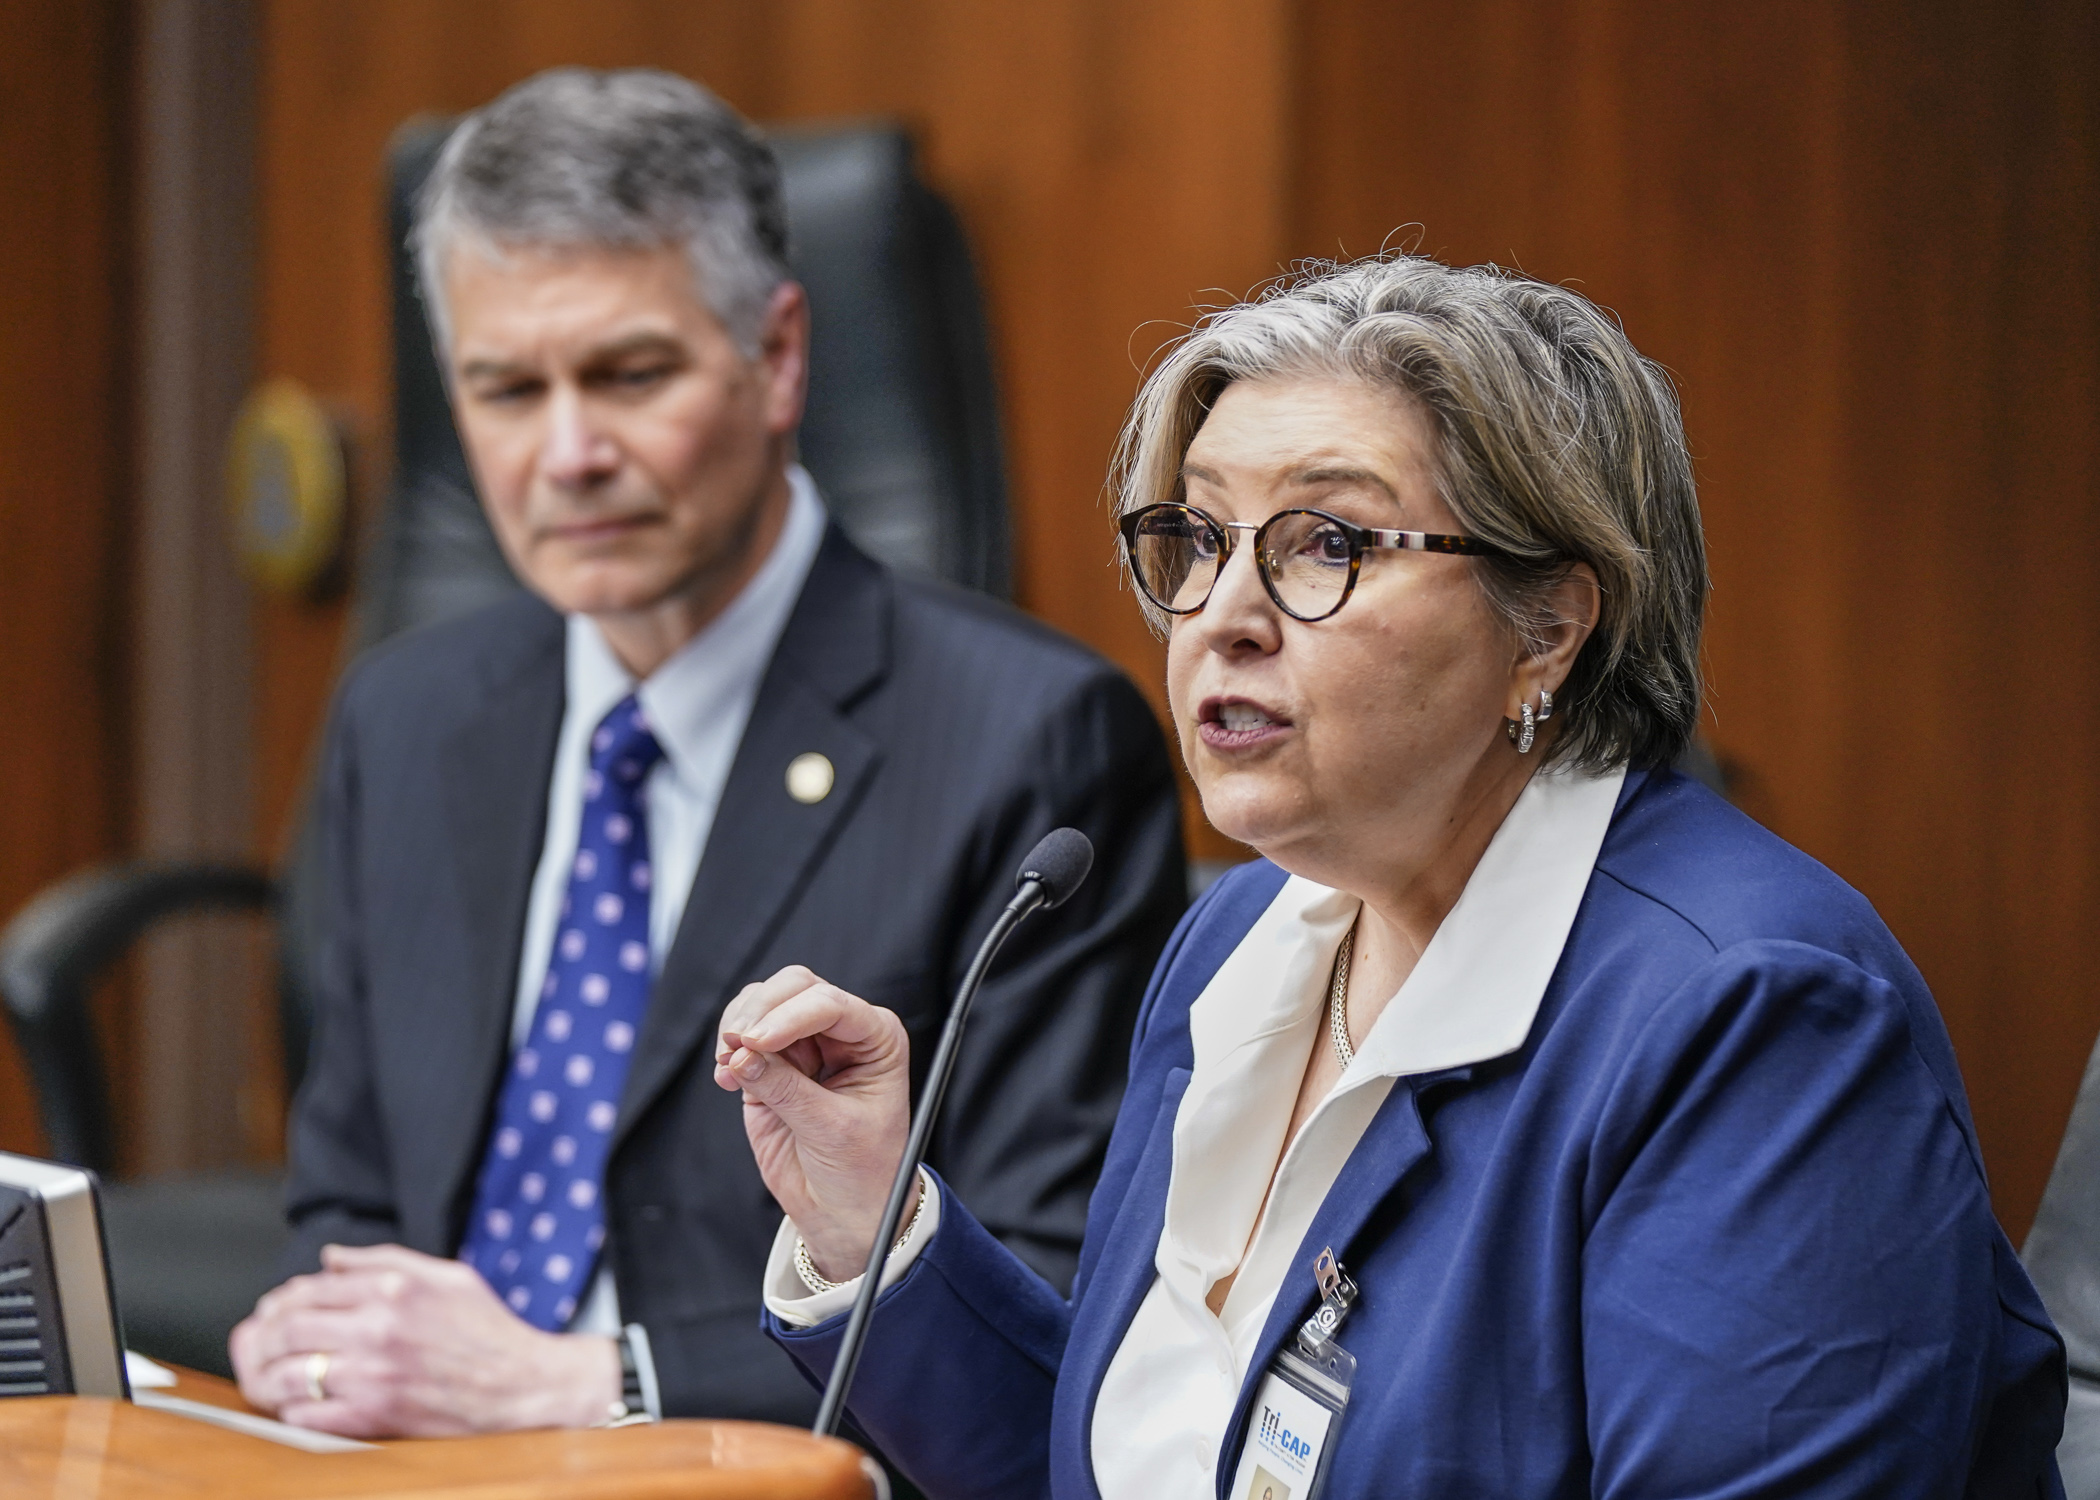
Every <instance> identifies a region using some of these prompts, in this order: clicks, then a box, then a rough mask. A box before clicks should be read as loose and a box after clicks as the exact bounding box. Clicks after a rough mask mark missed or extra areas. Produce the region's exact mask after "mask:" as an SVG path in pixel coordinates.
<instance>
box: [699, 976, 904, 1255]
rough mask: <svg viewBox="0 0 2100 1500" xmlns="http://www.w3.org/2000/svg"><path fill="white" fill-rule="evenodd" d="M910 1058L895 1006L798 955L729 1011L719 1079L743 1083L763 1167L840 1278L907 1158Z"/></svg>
mask: <svg viewBox="0 0 2100 1500" xmlns="http://www.w3.org/2000/svg"><path fill="white" fill-rule="evenodd" d="M910 1062H911V1043H910V1041H909V1039H908V1038H907V1037H906V1036H905V1034H904V1023H903V1022H902V1021H899V1020H898V1019H897V1017H896V1015H895V1014H894V1013H892V1012H890V1011H886V1010H884V1009H882V1008H881V1007H880V1006H875V1005H870V1004H868V1002H867V1001H865V1000H863V999H861V998H860V997H859V996H857V995H849V994H847V993H846V992H845V991H844V990H842V989H839V988H838V987H837V986H835V985H829V984H826V983H825V982H824V981H823V980H821V979H819V978H817V976H816V975H814V974H812V973H810V971H809V970H807V969H805V968H802V967H800V966H799V965H798V966H791V967H789V968H785V969H782V970H781V971H780V972H779V973H778V974H775V975H774V976H773V977H772V978H771V979H768V980H766V981H764V982H763V983H761V984H751V985H746V986H745V987H744V989H743V992H742V993H741V994H739V995H738V996H737V997H736V999H734V1000H732V1001H730V1003H729V1008H728V1009H727V1010H726V1011H724V1012H723V1013H722V1027H721V1031H720V1033H719V1035H718V1036H717V1038H716V1041H715V1082H716V1083H718V1084H720V1085H721V1086H722V1087H723V1088H725V1089H731V1090H741V1091H742V1093H743V1096H744V1131H745V1133H746V1134H747V1135H749V1136H750V1138H751V1150H752V1152H753V1154H755V1155H756V1156H757V1158H758V1170H759V1173H760V1175H762V1176H763V1177H764V1178H765V1180H766V1186H767V1188H769V1189H770V1190H771V1191H772V1194H773V1196H774V1198H776V1199H777V1200H779V1203H780V1206H781V1207H782V1208H784V1209H786V1210H787V1215H788V1217H789V1218H790V1219H792V1220H794V1222H795V1228H796V1229H797V1230H799V1231H800V1232H801V1235H802V1240H803V1243H804V1244H806V1245H807V1246H808V1247H809V1254H810V1259H811V1260H812V1261H814V1262H815V1263H816V1267H817V1270H818V1271H819V1272H821V1273H822V1274H823V1275H825V1276H827V1277H829V1278H830V1279H832V1280H834V1281H844V1280H847V1279H848V1278H849V1277H854V1276H858V1275H859V1274H860V1273H861V1272H862V1271H863V1270H864V1269H866V1267H867V1261H868V1251H869V1250H870V1249H871V1248H872V1247H873V1245H874V1243H875V1231H876V1229H877V1228H878V1227H879V1226H880V1224H881V1220H882V1209H883V1204H884V1202H885V1200H887V1198H888V1197H889V1191H890V1182H891V1179H893V1178H894V1177H895V1176H896V1175H897V1164H898V1163H899V1162H900V1161H902V1160H903V1159H904V1140H905V1136H906V1134H907V1132H908V1131H909V1128H910V1123H911V1079H910ZM910 1216H911V1205H910V1204H906V1205H905V1217H906V1218H907V1219H909V1218H910Z"/></svg>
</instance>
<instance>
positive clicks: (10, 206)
mask: <svg viewBox="0 0 2100 1500" xmlns="http://www.w3.org/2000/svg"><path fill="white" fill-rule="evenodd" d="M124 14H125V10H124V7H123V6H122V5H121V4H118V3H115V0H108V3H104V0H77V3H68V4H65V5H51V4H38V3H35V0H7V3H0V203H5V204H6V205H7V208H6V212H5V213H4V214H0V289H4V294H0V351H4V355H5V357H4V358H0V455H4V459H0V536H5V537H6V538H7V545H6V554H5V556H6V564H7V565H6V574H5V581H4V582H0V917H4V916H7V915H12V914H13V912H14V911H15V910H16V909H17V908H18V907H19V906H20V905H21V904H22V903H23V902H24V901H26V900H28V899H29V898H30V897H31V896H32V895H34V894H35V893H36V892H37V891H38V890H39V889H41V888H42V887H43V886H45V885H47V884H49V883H50V882H51V881H53V880H56V879H58V878H59V877H61V876H63V875H66V874H68V873H70V872H71V871H73V870H75V869H77V868H78V867H80V866H82V865H85V864H89V863H92V862H94V861H95V860H97V859H100V858H102V857H104V856H107V855H109V854H111V853H113V852H115V851H116V850H117V849H118V848H119V847H120V846H121V842H122V840H123V837H124V834H125V830H126V824H127V821H128V819H127V811H128V810H127V785H128V782H127V765H126V759H127V757H126V725H127V721H126V717H125V712H124V703H125V697H124V694H125V688H126V671H125V658H126V652H127V649H128V645H129V639H128V631H127V623H126V588H125V581H126V577H127V571H128V568H127V559H126V551H125V543H124V530H123V516H124V487H125V484H126V481H127V478H128V475H127V472H126V458H125V454H126V447H127V444H126V441H125V433H126V431H127V418H128V413H127V409H126V400H125V392H126V389H127V381H126V373H125V358H126V350H125V337H124V331H125V312H126V304H127V293H126V287H125V279H126V277H125V268H126V266H127V265H128V246H127V243H126V212H125V203H126V198H125V194H126V190H127V184H126V180H125V171H124V127H125V100H126V98H127V89H128V81H129V75H128V52H127V45H126V43H127V35H126V28H125V26H124ZM40 1143H41V1137H40V1133H39V1132H38V1130H37V1128H36V1123H35V1119H34V1112H33V1108H32V1104H31V1097H30V1094H29V1091H28V1086H27V1083H26V1080H25V1079H24V1078H23V1076H22V1074H21V1072H20V1069H19V1066H18V1063H17V1059H16V1055H15V1052H14V1048H13V1045H12V1040H11V1038H9V1037H8V1036H7V1035H6V1034H5V1032H4V1029H0V1148H5V1149H8V1150H18V1151H19V1150H32V1151H33V1150H35V1149H36V1148H37V1147H38V1146H39V1145H40Z"/></svg>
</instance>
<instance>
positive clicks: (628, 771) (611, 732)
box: [591, 693, 664, 787]
mask: <svg viewBox="0 0 2100 1500" xmlns="http://www.w3.org/2000/svg"><path fill="white" fill-rule="evenodd" d="M663 756H664V747H663V746H662V745H660V744H658V743H657V741H656V734H655V732H654V731H653V730H651V729H650V728H649V717H648V715H647V714H645V713H643V712H642V704H641V700H640V699H639V698H637V697H636V696H635V695H634V694H633V693H629V694H628V695H627V696H626V697H624V698H622V699H621V700H620V701H619V702H618V703H615V704H614V705H613V706H612V711H611V712H610V713H608V714H607V715H606V716H605V717H604V718H602V719H600V720H599V721H598V727H597V729H596V730H594V731H593V732H592V734H591V769H592V770H593V771H596V772H597V773H598V774H599V775H600V776H603V777H604V778H605V779H606V780H608V781H611V782H613V783H615V784H616V785H619V786H626V787H631V786H633V785H635V784H636V783H637V782H639V781H640V780H641V779H642V778H643V777H644V776H647V775H648V774H649V771H650V769H651V768H652V767H653V766H655V764H656V763H657V762H658V761H660V760H662V759H663Z"/></svg>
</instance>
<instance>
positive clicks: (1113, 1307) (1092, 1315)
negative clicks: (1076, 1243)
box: [1052, 1068, 1190, 1493]
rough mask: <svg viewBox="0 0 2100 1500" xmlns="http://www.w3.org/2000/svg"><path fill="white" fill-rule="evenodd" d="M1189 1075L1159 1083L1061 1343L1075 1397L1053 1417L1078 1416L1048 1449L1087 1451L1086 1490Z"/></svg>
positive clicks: (1162, 1215)
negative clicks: (1109, 1379) (1099, 1410)
mask: <svg viewBox="0 0 2100 1500" xmlns="http://www.w3.org/2000/svg"><path fill="white" fill-rule="evenodd" d="M1189 1077H1190V1074H1189V1070H1188V1069H1187V1068H1175V1069H1173V1070H1172V1071H1170V1072H1169V1073H1168V1074H1167V1076H1166V1079H1165V1081H1164V1082H1163V1083H1162V1085H1161V1086H1160V1093H1159V1108H1158V1112H1157V1113H1156V1114H1154V1115H1153V1117H1152V1133H1151V1134H1150V1135H1149V1136H1147V1137H1146V1139H1145V1149H1144V1151H1143V1152H1142V1153H1140V1155H1139V1157H1138V1165H1137V1170H1136V1171H1135V1172H1133V1173H1132V1174H1131V1177H1130V1183H1129V1186H1128V1188H1127V1189H1126V1190H1125V1192H1124V1195H1123V1202H1122V1204H1121V1205H1120V1207H1119V1208H1118V1209H1117V1211H1116V1216H1115V1218H1114V1219H1112V1220H1110V1221H1109V1226H1108V1235H1107V1241H1106V1243H1105V1244H1104V1245H1103V1246H1102V1249H1101V1258H1100V1259H1099V1260H1098V1261H1097V1262H1096V1263H1095V1264H1096V1266H1097V1267H1098V1269H1097V1270H1096V1272H1095V1277H1094V1280H1093V1281H1091V1282H1089V1283H1088V1285H1087V1287H1086V1294H1085V1296H1084V1298H1083V1299H1082V1300H1081V1302H1080V1304H1079V1308H1078V1311H1077V1315H1076V1318H1075V1321H1074V1323H1073V1327H1072V1333H1071V1336H1070V1338H1069V1339H1068V1340H1067V1342H1066V1344H1065V1359H1064V1368H1063V1369H1062V1370H1060V1371H1059V1372H1058V1389H1059V1390H1061V1391H1071V1392H1075V1393H1077V1394H1078V1399H1077V1400H1076V1402H1074V1403H1073V1406H1074V1407H1076V1410H1071V1411H1070V1412H1069V1414H1067V1413H1066V1411H1065V1410H1064V1407H1065V1403H1063V1402H1059V1403H1058V1404H1059V1408H1060V1410H1059V1412H1058V1413H1057V1415H1056V1416H1055V1417H1053V1422H1055V1423H1056V1424H1057V1425H1062V1423H1063V1421H1066V1420H1069V1421H1071V1422H1075V1423H1076V1424H1077V1431H1071V1430H1069V1429H1068V1430H1067V1431H1065V1432H1064V1433H1062V1434H1060V1435H1059V1439H1058V1440H1057V1441H1055V1442H1053V1444H1052V1451H1053V1452H1065V1453H1079V1454H1082V1455H1085V1462H1084V1463H1083V1464H1082V1465H1081V1471H1082V1473H1083V1474H1084V1476H1085V1479H1086V1483H1087V1486H1088V1489H1089V1490H1090V1491H1091V1490H1093V1489H1094V1477H1093V1476H1094V1463H1093V1444H1092V1441H1091V1439H1092V1434H1093V1430H1094V1404H1095V1401H1096V1400H1097V1399H1098V1398H1099V1396H1100V1394H1101V1382H1102V1379H1103V1378H1104V1377H1105V1376H1106V1375H1107V1374H1108V1365H1109V1361H1110V1360H1112V1359H1113V1358H1114V1357H1115V1353H1116V1350H1117V1349H1118V1348H1119V1347H1120V1346H1121V1345H1122V1342H1123V1335H1124V1334H1125V1333H1126V1332H1127V1331H1128V1330H1129V1328H1130V1320H1131V1319H1133V1318H1135V1317H1136V1316H1137V1310H1138V1308H1139V1306H1140V1305H1141V1304H1142V1303H1143V1302H1144V1300H1145V1294H1146V1293H1147V1292H1148V1291H1150V1290H1151V1289H1152V1282H1153V1280H1154V1278H1155V1277H1156V1276H1157V1274H1158V1272H1157V1270H1156V1269H1155V1262H1156V1260H1157V1258H1158V1250H1159V1235H1160V1231H1161V1230H1162V1229H1163V1228H1164V1227H1165V1226H1166V1220H1167V1183H1168V1180H1169V1179H1170V1178H1171V1177H1172V1176H1173V1174H1174V1121H1175V1119H1176V1117H1177V1116H1179V1115H1180V1113H1181V1096H1182V1095H1183V1094H1185V1093H1187V1092H1188V1086H1189ZM1097 1493H1098V1492H1097Z"/></svg>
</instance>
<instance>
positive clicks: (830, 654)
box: [613, 526, 889, 1150]
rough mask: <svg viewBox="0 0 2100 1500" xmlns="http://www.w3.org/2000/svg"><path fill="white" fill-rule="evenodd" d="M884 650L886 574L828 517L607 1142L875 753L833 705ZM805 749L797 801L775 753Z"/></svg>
mask: <svg viewBox="0 0 2100 1500" xmlns="http://www.w3.org/2000/svg"><path fill="white" fill-rule="evenodd" d="M888 661H889V585H888V583H887V581H886V579H885V578H884V577H883V574H882V572H881V570H880V568H878V567H877V566H876V564H874V563H873V562H871V561H869V560H868V559H867V558H866V557H865V556H863V555H862V554H861V553H859V552H858V551H856V550H855V549H854V548H853V546H852V544H851V543H850V542H848V541H846V539H845V536H844V534H843V533H842V532H840V531H839V530H838V529H837V527H835V526H834V527H832V528H831V530H830V531H829V532H828V533H827V534H826V536H825V540H824V546H823V548H822V550H821V551H819V552H818V554H817V560H816V562H815V564H814V565H812V567H811V569H810V575H809V579H808V581H807V582H806V583H805V584H804V585H803V588H802V596H801V598H800V599H799V600H798V601H797V603H796V605H795V611H794V613H793V614H792V615H791V616H790V617H789V619H788V624H787V629H786V630H785V631H784V632H783V633H782V636H781V641H780V646H779V648H778V649H777V650H776V651H775V652H774V654H773V661H772V663H771V665H770V666H769V667H768V668H767V670H766V675H765V679H764V681H763V682H762V683H761V684H760V687H759V692H758V700H757V702H756V703H755V704H754V705H753V706H752V710H751V722H750V723H749V724H748V725H747V726H746V727H745V729H744V737H743V740H742V742H741V743H740V744H739V745H738V746H737V753H736V760H735V762H734V763H733V764H732V765H731V767H730V772H729V780H728V782H727V784H726V785H725V786H724V787H723V789H722V800H721V804H720V806H719V807H718V808H717V810H716V813H715V821H714V827H713V828H712V829H711V830H710V831H709V833H708V838H707V848H706V852H705V853H704V854H703V856H702V857H701V860H700V868H699V870H698V872H697V873H696V874H695V875H694V877H693V888H692V892H691V894H690V895H688V896H687V898H686V903H685V912H684V914H683V916H681V917H680V918H679V923H678V936H677V938H676V939H675V940H674V941H673V942H672V944H671V951H670V952H669V953H668V954H666V955H665V957H664V966H663V969H662V972H661V973H659V975H658V976H657V981H656V987H655V990H654V992H653V994H652V996H651V998H650V1002H649V1013H648V1016H647V1018H646V1019H645V1020H644V1021H643V1023H642V1034H641V1037H640V1039H639V1041H638V1043H637V1045H636V1047H635V1057H634V1066H633V1069H632V1071H631V1072H630V1073H629V1074H628V1077H627V1086H626V1089H625V1092H624V1095H623V1097H622V1100H621V1104H620V1117H619V1120H618V1121H617V1122H616V1123H615V1125H614V1127H613V1147H614V1149H616V1150H617V1149H618V1147H619V1143H620V1141H621V1139H622V1138H624V1137H625V1135H626V1134H627V1132H628V1131H629V1130H630V1129H631V1128H632V1126H633V1124H634V1122H635V1120H637V1119H638V1118H640V1117H641V1115H642V1114H643V1113H644V1112H645V1111H646V1110H647V1109H648V1108H649V1106H650V1104H651V1103H653V1102H654V1101H655V1099H656V1097H657V1095H658V1094H660V1093H661V1092H662V1091H663V1089H664V1087H665V1086H666V1085H667V1084H668V1083H669V1082H670V1081H671V1079H672V1078H674V1077H675V1076H676V1075H677V1074H678V1073H679V1071H680V1070H681V1069H682V1068H683V1067H684V1066H685V1063H686V1060H687V1058H688V1057H689V1056H690V1054H691V1053H692V1050H693V1048H694V1047H695V1046H696V1045H698V1044H700V1043H701V1042H702V1041H705V1040H709V1039H710V1038H711V1035H712V1029H713V1026H714V1023H715V1019H716V1017H717V1016H718V1015H719V1014H720V1013H721V1009H722V1007H723V1006H724V1005H726V1004H727V1003H728V1001H729V999H730V998H731V995H732V994H733V993H734V991H733V989H732V988H731V986H732V985H733V984H734V982H735V981H736V980H737V978H738V976H739V975H741V974H743V973H744V972H745V970H746V969H747V967H748V966H749V964H750V962H751V960H752V958H753V956H754V955H755V954H756V953H757V952H758V951H759V950H760V948H761V947H762V946H763V945H764V944H765V943H766V942H767V940H768V939H770V938H771V937H772V935H773V932H774V930H775V928H776V927H777V926H778V924H779V922H780V920H781V918H782V917H783V916H784V915H785V914H786V912H787V910H788V909H789V907H790V906H791V905H792V902H793V898H794V896H795V894H796V892H797V891H798V890H800V889H801V887H802V884H803V882H804V880H805V879H806V877H807V875H808V872H809V871H810V869H811V868H812V867H813V866H814V865H815V863H816V861H817V860H818V859H819V858H820V857H821V856H822V854H823V851H824V849H825V848H826V846H827V845H828V844H829V842H830V840H831V836H832V833H833V832H834V830H835V829H836V828H837V827H838V826H839V824H840V823H841V822H842V821H843V820H844V819H845V817H846V816H847V814H848V813H850V812H851V811H852V809H853V807H854V805H855V803H857V802H858V801H859V799H860V796H861V794H862V792H863V791H864V790H865V789H866V786H867V783H868V780H869V778H870V777H872V776H873V775H874V773H875V770H876V768H877V766H878V765H879V764H880V763H881V759H882V752H881V748H880V747H879V746H878V745H877V744H876V743H875V741H874V740H873V739H871V738H870V737H869V736H868V734H867V733H866V732H865V731H864V730H862V729H861V728H860V727H859V726H858V725H857V724H855V723H854V722H853V721H852V720H851V719H849V718H848V717H847V716H846V714H845V712H844V710H845V708H846V707H848V706H849V705H850V704H851V703H852V702H854V701H855V700H856V699H858V698H859V697H860V696H861V695H862V694H863V693H865V692H866V691H867V690H868V688H869V687H871V686H872V685H873V684H874V683H875V682H877V681H879V680H880V678H881V676H882V675H883V673H884V672H885V671H886V670H887V666H888ZM810 751H815V752H817V753H818V754H820V755H823V756H824V757H825V758H826V759H828V760H829V761H830V762H831V766H832V775H833V780H832V787H831V791H830V793H829V795H827V796H825V797H824V798H823V799H822V800H820V801H818V802H815V803H810V804H804V803H801V802H797V801H796V800H795V799H794V798H793V797H791V796H789V795H788V791H787V781H786V776H787V767H788V763H789V762H790V761H792V760H793V759H795V757H797V756H799V755H803V754H806V753H808V752H810Z"/></svg>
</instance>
